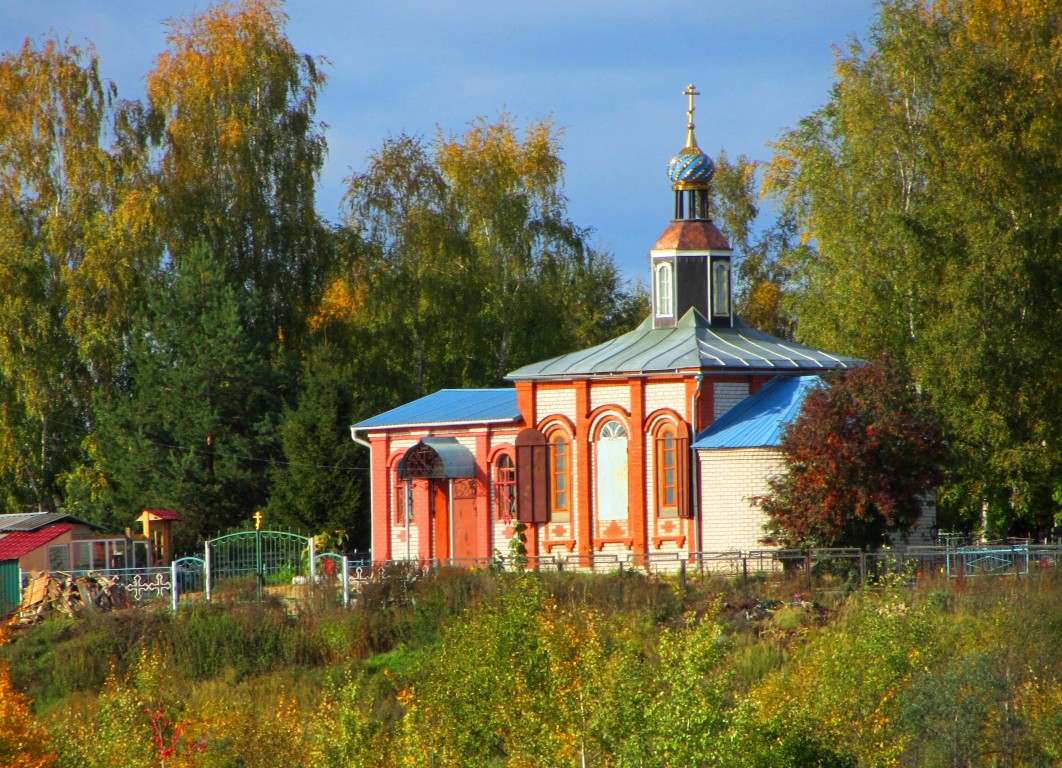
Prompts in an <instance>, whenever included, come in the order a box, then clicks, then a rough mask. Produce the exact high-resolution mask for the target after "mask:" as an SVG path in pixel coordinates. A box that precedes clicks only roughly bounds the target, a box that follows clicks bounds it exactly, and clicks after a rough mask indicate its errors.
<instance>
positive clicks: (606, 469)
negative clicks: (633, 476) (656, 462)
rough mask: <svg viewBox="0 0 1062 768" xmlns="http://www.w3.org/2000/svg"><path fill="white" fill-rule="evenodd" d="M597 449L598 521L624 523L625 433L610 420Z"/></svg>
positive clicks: (621, 425)
mask: <svg viewBox="0 0 1062 768" xmlns="http://www.w3.org/2000/svg"><path fill="white" fill-rule="evenodd" d="M594 448H595V450H596V459H597V461H596V475H597V495H596V496H595V504H596V508H597V511H596V514H597V519H598V520H617V521H620V520H626V519H627V517H628V515H629V514H630V511H629V509H628V506H627V470H628V466H627V430H626V429H625V428H624V426H623V424H621V423H620V422H619V421H616V420H612V421H609V422H608V423H606V424H605V425H604V426H602V427H601V432H600V433H599V434H598V436H597V442H596V443H595V445H594Z"/></svg>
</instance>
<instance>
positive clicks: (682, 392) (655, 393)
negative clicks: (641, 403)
mask: <svg viewBox="0 0 1062 768" xmlns="http://www.w3.org/2000/svg"><path fill="white" fill-rule="evenodd" d="M687 407H688V404H687V403H686V385H685V384H682V383H681V382H674V383H671V384H653V383H649V384H646V385H645V412H646V413H647V414H649V413H652V412H653V411H655V410H657V409H658V408H671V409H672V410H674V411H677V412H678V413H679V414H681V415H682V416H683V417H684V418H685V417H686V408H687Z"/></svg>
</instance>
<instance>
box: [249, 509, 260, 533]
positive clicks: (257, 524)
mask: <svg viewBox="0 0 1062 768" xmlns="http://www.w3.org/2000/svg"><path fill="white" fill-rule="evenodd" d="M251 517H253V518H254V529H255V530H256V531H260V530H262V510H260V509H257V510H255V513H254V514H253V515H252V516H251Z"/></svg>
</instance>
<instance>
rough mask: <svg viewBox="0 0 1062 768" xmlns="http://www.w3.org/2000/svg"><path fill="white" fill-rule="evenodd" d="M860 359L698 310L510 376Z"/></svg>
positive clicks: (835, 364) (773, 366)
mask: <svg viewBox="0 0 1062 768" xmlns="http://www.w3.org/2000/svg"><path fill="white" fill-rule="evenodd" d="M861 364H862V363H861V361H859V360H857V359H855V358H851V357H844V356H843V355H832V354H830V353H828V352H824V351H822V350H821V349H815V348H814V347H806V346H804V345H803V344H797V343H796V342H793V341H785V340H784V339H778V338H775V337H774V336H771V335H770V334H767V333H764V332H763V331H760V330H757V329H755V328H752V327H750V326H747V325H745V324H744V323H743V322H741V320H740V319H739V318H734V327H733V328H712V327H711V324H710V323H709V322H708V321H707V320H706V319H705V318H704V316H703V315H702V314H701V313H700V312H698V311H697V310H696V309H691V310H689V311H688V312H687V313H686V314H685V315H683V317H682V319H681V320H679V322H678V324H677V325H676V326H675V327H674V328H653V319H652V317H649V318H647V319H646V320H645V322H643V323H642V324H641V325H640V326H638V327H637V328H635V329H634V330H633V331H630V332H629V333H625V334H623V335H622V336H618V337H616V338H615V339H612V340H611V341H606V342H605V343H604V344H598V345H597V346H596V347H590V348H589V349H584V350H580V351H578V352H572V353H570V354H567V355H561V356H560V357H554V358H552V359H550V360H543V361H542V362H538V363H533V364H531V365H525V366H524V367H523V368H518V369H517V370H515V371H513V372H512V373H510V374H509V375H508V376H506V378H507V379H510V380H517V381H519V380H521V379H549V378H572V377H575V376H595V375H603V374H605V375H607V374H615V373H638V374H645V373H650V374H651V373H657V372H661V373H662V372H669V373H670V372H674V371H688V370H701V371H722V370H725V371H734V370H736V371H741V372H742V373H749V372H752V371H770V372H784V371H792V372H794V373H796V372H800V371H805V372H808V373H811V372H812V371H823V370H831V369H834V368H853V367H858V366H860V365H861Z"/></svg>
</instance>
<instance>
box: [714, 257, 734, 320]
mask: <svg viewBox="0 0 1062 768" xmlns="http://www.w3.org/2000/svg"><path fill="white" fill-rule="evenodd" d="M712 314H713V315H714V316H716V317H728V316H729V315H730V263H729V262H728V261H727V260H726V259H719V260H718V261H715V262H713V263H712Z"/></svg>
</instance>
